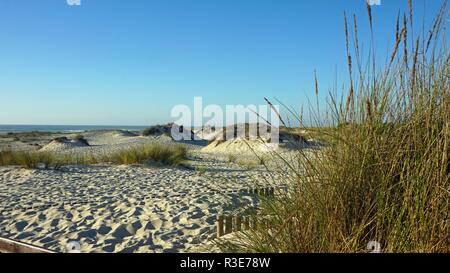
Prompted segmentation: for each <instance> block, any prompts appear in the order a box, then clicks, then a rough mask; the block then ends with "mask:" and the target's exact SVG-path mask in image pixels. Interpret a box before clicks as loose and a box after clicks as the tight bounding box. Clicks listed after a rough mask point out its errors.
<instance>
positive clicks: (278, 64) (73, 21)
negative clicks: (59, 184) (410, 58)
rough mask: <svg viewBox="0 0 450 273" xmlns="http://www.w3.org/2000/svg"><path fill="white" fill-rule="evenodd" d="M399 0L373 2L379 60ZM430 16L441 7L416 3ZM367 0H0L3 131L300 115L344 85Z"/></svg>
mask: <svg viewBox="0 0 450 273" xmlns="http://www.w3.org/2000/svg"><path fill="white" fill-rule="evenodd" d="M406 2H407V1H406V0H381V4H382V5H381V6H374V7H373V12H374V17H375V40H376V41H377V42H376V48H377V53H378V54H379V55H382V56H383V57H385V56H386V54H385V53H386V51H387V49H388V47H389V46H392V43H393V40H394V34H393V33H394V31H395V19H396V15H397V12H398V10H399V9H403V10H406ZM413 2H414V3H415V4H414V13H415V15H416V19H417V20H420V19H421V18H422V16H423V15H424V14H425V15H426V20H429V19H431V17H432V15H434V14H435V12H436V10H437V9H438V7H439V6H440V4H441V1H440V0H425V1H423V0H415V1H413ZM344 11H347V13H348V14H352V13H356V15H357V18H358V20H359V23H360V27H359V32H360V34H361V40H366V41H367V37H368V33H369V32H368V21H367V12H366V7H365V1H364V0H314V1H313V0H308V1H303V0H127V1H125V0H81V6H69V5H67V3H66V0H42V1H37V0H0V124H43V125H45V124H75V125H77V124H78V125H80V124H83V125H89V124H103V125H147V124H155V123H162V122H167V121H169V120H171V118H170V111H171V109H172V107H173V106H174V105H176V104H188V105H192V104H193V97H194V96H202V97H203V99H204V103H205V104H208V103H214V104H220V105H224V104H244V105H246V104H256V105H258V104H264V99H263V98H264V97H269V98H274V97H276V98H278V99H280V100H281V101H283V102H285V103H286V104H288V105H292V106H294V107H298V106H299V105H300V104H302V103H306V97H307V96H310V97H312V96H314V91H313V86H314V70H317V74H318V78H319V85H320V87H321V93H322V94H324V93H326V92H328V91H329V87H331V86H332V85H333V82H334V80H335V79H337V81H338V82H339V83H345V79H346V78H347V74H346V71H347V70H346V69H347V68H346V64H345V63H346V57H345V37H344V30H343V12H344Z"/></svg>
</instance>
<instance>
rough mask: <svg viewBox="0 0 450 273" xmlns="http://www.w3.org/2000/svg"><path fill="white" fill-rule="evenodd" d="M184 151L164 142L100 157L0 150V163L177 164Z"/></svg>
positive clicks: (28, 165)
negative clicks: (165, 144) (163, 143)
mask: <svg viewBox="0 0 450 273" xmlns="http://www.w3.org/2000/svg"><path fill="white" fill-rule="evenodd" d="M186 155H187V148H186V147H185V146H182V145H176V146H163V145H160V144H151V145H146V146H143V147H140V148H134V149H130V150H123V151H119V152H116V153H113V154H109V155H105V156H101V157H95V156H93V155H88V156H77V155H57V154H54V153H51V152H40V151H0V166H8V165H18V166H22V167H24V168H27V169H35V168H38V167H44V168H45V169H51V168H53V169H59V168H60V167H61V166H65V165H92V164H98V163H112V164H140V163H149V162H152V161H154V162H158V163H161V164H163V165H170V166H177V165H179V164H180V163H181V162H182V161H183V160H184V159H185V158H186Z"/></svg>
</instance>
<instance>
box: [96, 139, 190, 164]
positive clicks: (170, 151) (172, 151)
mask: <svg viewBox="0 0 450 273" xmlns="http://www.w3.org/2000/svg"><path fill="white" fill-rule="evenodd" d="M186 155H187V149H186V147H185V146H182V145H176V146H163V145H160V144H152V145H148V146H144V147H142V148H136V149H131V150H124V151H120V152H117V153H115V154H112V155H108V156H106V157H105V158H103V161H107V162H111V163H115V164H135V163H146V162H148V161H150V160H151V161H155V162H158V163H162V164H164V165H172V166H176V165H179V164H180V163H181V162H182V161H183V160H184V159H185V158H186Z"/></svg>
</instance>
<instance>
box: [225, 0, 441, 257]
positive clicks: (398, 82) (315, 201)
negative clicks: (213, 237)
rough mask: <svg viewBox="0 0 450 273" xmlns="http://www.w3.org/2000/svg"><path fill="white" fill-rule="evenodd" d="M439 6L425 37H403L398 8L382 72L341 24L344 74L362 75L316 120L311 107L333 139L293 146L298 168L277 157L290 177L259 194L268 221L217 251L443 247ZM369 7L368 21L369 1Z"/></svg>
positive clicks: (406, 21)
mask: <svg viewBox="0 0 450 273" xmlns="http://www.w3.org/2000/svg"><path fill="white" fill-rule="evenodd" d="M446 4H447V3H444V5H443V8H442V9H441V11H440V12H439V14H438V16H437V17H436V19H435V21H434V24H433V25H434V26H433V27H432V29H431V30H430V32H429V33H428V34H426V36H423V35H421V36H420V37H419V38H412V37H410V36H409V35H410V33H412V31H411V30H410V29H409V28H410V23H409V19H408V18H411V16H408V15H406V14H405V15H404V16H403V18H404V19H403V18H402V19H403V21H404V22H403V23H400V22H401V21H402V20H400V19H399V20H397V21H398V22H399V23H398V24H397V33H396V37H395V38H396V45H395V48H394V50H393V52H392V53H391V54H389V58H388V62H387V63H386V66H383V68H382V69H379V66H378V65H377V66H375V61H373V60H374V58H372V57H373V56H370V57H369V60H370V61H369V65H367V66H366V65H363V61H362V59H361V55H360V51H359V46H360V45H359V44H358V43H355V47H356V48H355V49H354V50H353V51H351V50H350V49H349V46H348V40H349V36H350V35H349V31H350V30H349V27H348V25H347V19H346V20H345V21H346V22H345V32H346V38H347V55H348V60H349V71H350V75H352V73H353V70H354V67H356V70H357V71H359V73H358V75H357V76H356V77H352V76H351V77H350V79H351V80H350V82H349V90H348V92H347V93H346V95H344V96H342V99H337V98H336V96H331V97H330V98H329V99H330V100H329V101H330V103H329V105H328V113H330V115H327V117H320V115H319V114H318V109H317V111H315V112H317V113H315V114H314V116H315V120H316V121H317V124H318V126H317V127H316V128H318V127H320V126H327V127H328V128H327V129H326V130H324V131H320V130H317V131H316V132H315V133H317V134H324V135H325V134H326V136H324V137H323V139H327V141H328V142H329V144H330V145H327V146H326V147H324V148H323V149H320V150H315V151H313V152H312V153H311V152H309V153H308V154H307V153H306V152H305V151H304V150H301V149H299V150H298V151H296V152H297V153H298V157H296V158H297V162H295V163H296V164H293V163H292V162H290V161H289V160H285V159H283V158H282V156H281V155H274V156H275V157H277V158H278V160H281V161H282V162H283V165H284V166H287V167H288V168H290V171H291V172H292V173H293V174H294V175H293V176H292V178H286V181H287V182H288V184H289V185H290V191H289V192H288V193H286V194H283V193H280V195H279V196H278V197H277V198H276V199H275V200H263V202H262V207H261V213H262V214H263V215H266V216H267V217H266V219H265V221H264V222H261V223H257V225H258V226H259V227H258V228H256V229H255V230H249V231H246V232H243V233H237V234H236V238H235V240H234V241H232V242H228V243H226V244H225V245H223V246H224V247H226V248H227V249H232V250H235V251H243V252H364V251H366V247H367V244H368V243H369V242H370V241H376V242H378V243H380V245H381V251H382V252H449V251H450V243H449V237H448V235H449V234H450V206H449V204H450V183H449V180H450V174H449V172H450V164H449V153H450V149H449V146H450V145H449V144H450V143H449V136H450V95H449V90H450V78H449V75H450V64H449V59H450V55H449V53H448V52H447V49H446V45H445V38H444V37H445V35H444V28H443V27H442V26H443V25H444V24H446V21H445V12H446V8H445V7H446ZM367 10H368V13H369V18H370V25H372V13H371V7H370V6H367ZM410 13H412V8H410ZM354 21H355V22H354V23H353V29H354V30H353V33H354V34H353V36H354V40H355V41H357V39H358V36H357V25H356V18H354ZM440 26H441V28H440ZM412 41H414V42H413V43H411V42H412ZM402 47H403V48H402ZM372 52H373V51H372ZM352 57H353V58H352ZM355 79H356V80H355ZM316 83H317V82H316ZM316 87H317V84H316ZM318 93H319V89H318V88H317V89H316V96H317V94H318ZM322 113H323V112H322ZM322 115H323V114H322ZM296 117H297V118H298V120H299V121H300V122H301V116H299V115H296ZM321 120H325V121H326V123H324V122H322V121H321ZM330 124H332V126H331V128H332V129H330ZM311 154H312V155H311ZM297 163H298V164H297ZM285 177H286V176H285Z"/></svg>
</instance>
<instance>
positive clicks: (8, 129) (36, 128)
mask: <svg viewBox="0 0 450 273" xmlns="http://www.w3.org/2000/svg"><path fill="white" fill-rule="evenodd" d="M148 127H149V126H120V125H119V126H111V125H1V124H0V134H7V133H23V132H61V133H76V132H85V131H95V130H128V131H138V130H142V129H145V128H148Z"/></svg>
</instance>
